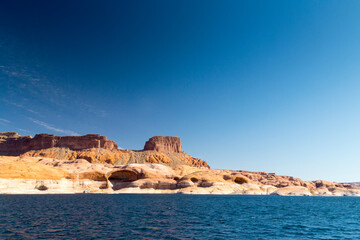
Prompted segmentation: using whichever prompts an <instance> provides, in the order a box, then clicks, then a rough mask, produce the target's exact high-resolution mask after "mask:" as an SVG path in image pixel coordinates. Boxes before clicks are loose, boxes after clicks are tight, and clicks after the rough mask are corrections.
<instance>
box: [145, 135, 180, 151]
mask: <svg viewBox="0 0 360 240" xmlns="http://www.w3.org/2000/svg"><path fill="white" fill-rule="evenodd" d="M144 150H154V151H157V152H162V151H166V152H175V153H180V152H182V151H183V150H182V147H181V141H180V138H179V137H162V136H155V137H152V138H150V139H149V140H148V141H147V142H146V143H145V146H144Z"/></svg>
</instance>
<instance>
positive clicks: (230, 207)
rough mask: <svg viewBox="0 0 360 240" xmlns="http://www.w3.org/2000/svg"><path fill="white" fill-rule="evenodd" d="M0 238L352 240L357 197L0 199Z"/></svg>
mask: <svg viewBox="0 0 360 240" xmlns="http://www.w3.org/2000/svg"><path fill="white" fill-rule="evenodd" d="M0 239H360V198H355V197H353V198H351V197H281V196H211V195H207V196H199V195H132V194H128V195H96V194H80V195H0Z"/></svg>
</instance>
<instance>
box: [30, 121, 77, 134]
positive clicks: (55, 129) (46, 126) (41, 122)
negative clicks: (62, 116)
mask: <svg viewBox="0 0 360 240" xmlns="http://www.w3.org/2000/svg"><path fill="white" fill-rule="evenodd" d="M29 120H30V121H32V122H33V123H35V124H38V125H40V126H42V127H44V128H46V129H49V130H52V131H54V132H58V133H64V134H68V135H71V136H79V135H80V134H79V133H76V132H74V131H72V130H66V129H60V128H56V127H54V126H52V125H51V124H48V123H46V122H43V121H40V120H36V119H33V118H29Z"/></svg>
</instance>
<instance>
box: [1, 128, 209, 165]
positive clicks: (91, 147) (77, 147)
mask: <svg viewBox="0 0 360 240" xmlns="http://www.w3.org/2000/svg"><path fill="white" fill-rule="evenodd" d="M144 150H146V151H132V150H122V149H118V146H117V145H116V143H115V142H113V141H110V140H108V139H107V138H106V137H104V136H101V135H97V134H88V135H85V136H66V137H60V136H55V135H50V134H37V135H35V137H31V136H20V135H19V134H17V133H15V132H8V133H0V155H8V156H18V155H21V156H31V157H48V158H56V159H66V160H76V159H86V160H87V161H89V162H103V163H109V164H128V163H161V164H166V165H170V166H176V165H182V164H185V165H189V166H195V167H205V168H210V167H209V165H208V164H207V163H206V162H205V161H203V160H201V159H198V158H195V157H192V156H190V155H188V154H186V153H184V152H183V151H182V147H181V142H180V138H179V137H160V136H157V137H152V138H150V139H149V141H147V142H146V144H145V147H144Z"/></svg>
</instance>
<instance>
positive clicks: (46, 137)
mask: <svg viewBox="0 0 360 240" xmlns="http://www.w3.org/2000/svg"><path fill="white" fill-rule="evenodd" d="M53 147H66V148H69V149H71V150H82V149H88V148H104V149H108V150H115V149H118V146H117V144H116V143H115V142H114V141H110V140H108V139H107V137H105V136H101V135H98V134H88V135H85V136H66V137H60V136H55V135H51V134H45V133H43V134H36V135H35V137H31V136H20V135H19V134H17V133H15V132H8V133H0V155H10V156H16V155H19V154H22V153H25V152H27V151H31V150H40V149H47V148H53Z"/></svg>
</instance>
